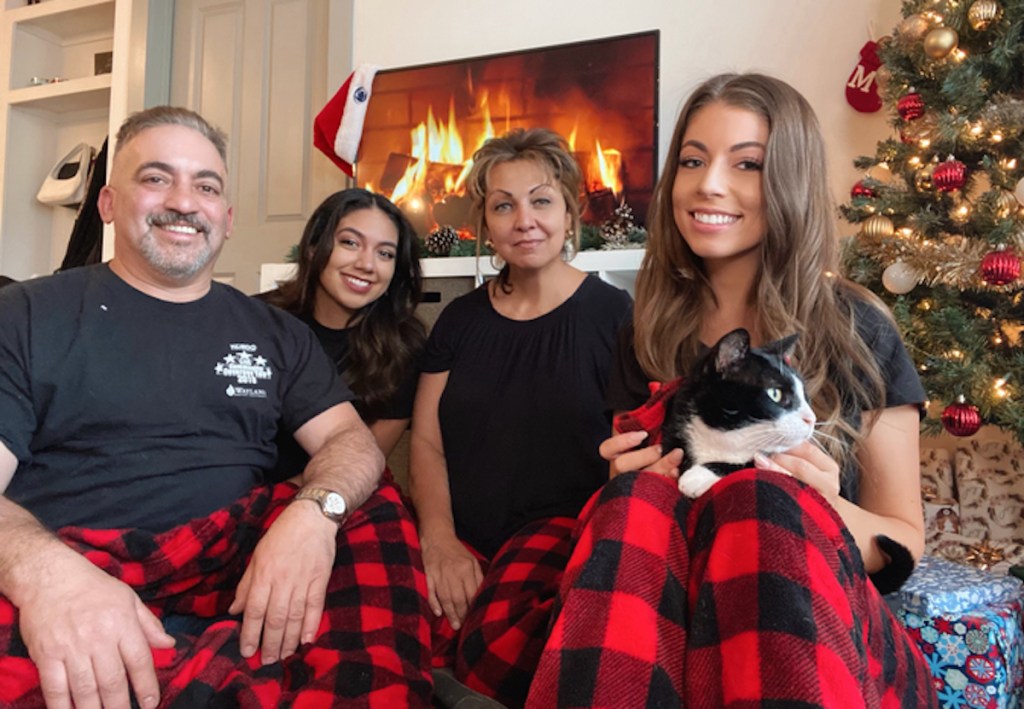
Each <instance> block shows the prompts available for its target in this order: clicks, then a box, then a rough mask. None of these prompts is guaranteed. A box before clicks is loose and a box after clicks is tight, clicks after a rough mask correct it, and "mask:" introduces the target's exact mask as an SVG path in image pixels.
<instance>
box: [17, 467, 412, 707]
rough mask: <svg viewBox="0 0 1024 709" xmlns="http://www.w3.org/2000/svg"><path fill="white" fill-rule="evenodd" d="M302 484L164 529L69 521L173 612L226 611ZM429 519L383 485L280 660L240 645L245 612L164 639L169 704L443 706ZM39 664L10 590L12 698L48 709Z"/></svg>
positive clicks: (161, 672) (157, 607)
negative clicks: (434, 665) (322, 599)
mask: <svg viewBox="0 0 1024 709" xmlns="http://www.w3.org/2000/svg"><path fill="white" fill-rule="evenodd" d="M294 494H295V487H294V486H292V485H289V484H287V483H282V484H279V485H276V486H274V487H273V488H269V487H260V488H257V489H255V490H254V491H253V492H252V493H251V494H250V495H248V496H247V497H244V498H242V499H240V500H239V501H237V502H236V503H234V504H233V505H231V506H230V507H227V508H225V509H223V510H219V511H217V512H215V513H213V514H211V515H209V516H208V517H204V518H201V519H198V520H193V521H192V522H190V523H188V524H185V525H181V526H179V527H176V528H174V529H171V530H169V531H167V532H163V533H160V534H157V535H153V534H150V533H147V532H141V531H138V530H109V531H97V530H84V529H78V528H67V529H63V530H61V532H60V536H61V537H62V539H64V541H65V542H66V543H67V544H69V545H70V546H71V547H73V548H75V549H77V550H78V551H80V552H81V553H83V554H84V555H85V556H86V557H87V558H88V559H89V560H91V561H92V562H93V563H94V564H96V565H97V566H99V567H100V568H101V569H103V570H105V571H107V572H108V573H110V574H111V575H113V576H116V577H117V578H119V579H121V580H122V581H125V582H126V583H128V584H129V585H130V586H132V587H133V588H134V589H135V590H136V592H137V593H138V594H139V596H140V597H141V598H142V600H143V601H144V602H145V603H146V604H147V605H148V606H149V607H150V608H151V609H152V610H153V611H154V612H155V613H156V614H157V615H158V616H161V617H164V616H170V615H185V616H199V617H202V618H212V619H217V618H219V617H221V616H224V615H225V614H226V612H227V608H228V606H229V605H230V604H231V601H232V599H233V597H234V592H235V587H236V586H237V583H238V581H239V580H240V579H241V576H242V573H243V572H244V570H245V566H246V563H247V561H248V558H249V555H250V554H251V553H252V550H253V548H254V547H255V545H256V542H257V541H258V540H259V538H260V537H261V535H262V533H263V532H264V531H265V530H266V529H267V528H268V527H269V526H270V524H271V523H272V522H273V521H274V520H275V519H276V518H277V515H278V514H279V513H280V512H281V510H282V509H283V508H284V506H285V505H286V504H287V503H288V501H289V500H290V499H291V498H292V496H293V495H294ZM428 613H429V609H428V608H427V605H426V577H425V576H424V574H423V564H422V560H421V558H420V555H419V540H418V537H417V534H416V529H415V526H414V524H413V522H412V519H411V517H410V516H409V514H408V512H407V510H406V509H405V507H404V506H403V505H402V504H401V502H400V499H399V494H398V491H397V490H396V489H395V488H394V486H392V485H387V484H385V485H382V486H381V487H380V488H378V490H377V491H376V492H375V493H374V494H373V495H372V496H371V497H370V499H369V500H368V501H367V502H366V503H365V504H364V505H362V506H361V507H360V508H359V509H358V510H356V511H355V512H354V513H353V514H352V516H351V517H350V518H349V520H348V521H347V522H346V524H345V526H344V527H343V529H342V530H341V531H340V532H339V536H338V551H337V556H336V558H335V562H334V572H333V574H332V576H331V580H330V582H329V584H328V587H327V602H326V608H325V610H324V615H323V618H322V620H321V622H320V628H319V630H318V631H317V636H316V639H315V640H314V641H313V642H312V643H307V644H303V645H300V646H299V649H298V651H297V652H296V653H295V654H294V655H292V656H291V657H288V658H286V659H284V660H282V661H280V662H276V663H273V664H271V665H268V666H266V667H263V666H261V664H260V660H259V653H257V654H256V656H254V657H252V658H250V659H245V658H243V657H242V656H241V655H240V654H239V646H238V632H239V627H240V622H239V620H238V619H236V618H224V619H220V620H215V621H214V622H213V623H212V624H210V625H209V626H208V627H206V629H205V630H203V631H202V632H201V633H200V634H199V635H191V634H176V635H175V639H176V640H177V645H176V647H175V648H173V649H169V650H154V651H153V656H154V661H155V665H156V669H157V676H158V678H159V679H160V685H161V687H162V694H161V706H162V707H176V708H178V707H180V708H181V709H185V708H189V709H192V708H193V707H204V706H218V707H332V706H358V707H388V708H389V709H390V708H391V707H406V706H413V707H429V706H430V695H431V689H432V685H431V679H430V650H429V648H430V627H429V622H428V620H427V619H428V617H429V615H428ZM42 706H43V698H42V694H41V692H40V690H39V675H38V673H37V672H36V669H35V665H34V664H33V663H32V661H31V660H30V659H29V658H28V653H27V650H26V648H25V645H24V643H23V642H22V640H21V637H20V635H19V632H18V616H17V609H15V608H14V607H13V606H12V605H11V604H10V603H9V602H8V601H7V600H6V599H4V598H2V597H0V707H16V708H19V709H20V708H22V707H25V708H29V707H32V708H34V707H42Z"/></svg>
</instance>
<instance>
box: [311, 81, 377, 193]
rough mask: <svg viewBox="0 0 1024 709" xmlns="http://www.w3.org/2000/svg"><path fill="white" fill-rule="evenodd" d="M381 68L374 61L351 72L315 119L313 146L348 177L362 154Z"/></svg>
mask: <svg viewBox="0 0 1024 709" xmlns="http://www.w3.org/2000/svg"><path fill="white" fill-rule="evenodd" d="M378 69H380V67H378V66H376V65H374V64H363V65H361V66H360V67H359V68H358V69H356V70H355V71H354V72H352V74H351V75H350V76H349V77H348V78H347V79H345V83H344V84H342V85H341V88H340V89H338V93H336V94H334V96H333V97H332V98H331V100H330V101H328V102H327V105H325V106H324V107H323V108H322V109H320V113H318V114H317V116H316V118H315V119H314V120H313V145H315V146H316V147H317V148H319V149H320V150H321V151H323V153H324V155H326V156H327V157H329V158H330V159H331V161H332V162H333V163H334V164H335V165H337V166H338V167H340V168H341V169H342V171H343V172H344V173H345V174H346V175H348V176H349V177H352V176H353V175H352V163H354V162H355V161H356V155H357V154H358V153H359V141H360V140H361V139H362V137H363V122H364V121H365V120H366V109H367V107H368V106H369V103H370V89H371V87H372V86H373V77H374V76H375V75H376V74H377V70H378Z"/></svg>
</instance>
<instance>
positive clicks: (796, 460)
mask: <svg viewBox="0 0 1024 709" xmlns="http://www.w3.org/2000/svg"><path fill="white" fill-rule="evenodd" d="M754 465H756V466H757V468H758V469H760V470H774V471H775V472H777V473H785V474H786V475H792V476H793V477H794V478H796V479H797V480H800V481H801V482H804V483H806V484H808V485H810V486H811V487H813V488H814V489H815V490H817V491H818V492H819V493H821V496H822V497H824V498H825V499H826V500H827V501H828V503H829V504H830V505H832V507H836V505H837V504H838V501H839V464H838V463H836V462H835V461H834V460H832V458H831V456H829V454H828V453H826V452H825V451H823V450H822V449H821V448H819V447H818V446H816V445H815V444H814V443H812V442H811V441H805V442H803V443H801V444H800V445H798V446H796V447H794V448H790V449H789V450H788V451H786V452H785V453H775V454H773V455H771V456H765V455H763V454H761V453H758V454H756V455H755V456H754Z"/></svg>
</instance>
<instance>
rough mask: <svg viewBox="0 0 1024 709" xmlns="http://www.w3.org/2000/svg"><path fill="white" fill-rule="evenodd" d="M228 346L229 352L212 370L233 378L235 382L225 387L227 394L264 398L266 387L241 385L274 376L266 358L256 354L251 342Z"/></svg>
mask: <svg viewBox="0 0 1024 709" xmlns="http://www.w3.org/2000/svg"><path fill="white" fill-rule="evenodd" d="M230 347H231V352H230V353H229V354H226V355H224V358H223V359H222V360H221V361H219V362H217V366H216V367H214V372H216V373H217V375H218V376H221V377H228V378H231V379H234V380H235V384H229V385H228V388H227V389H225V392H226V393H227V395H228V396H237V397H246V398H253V399H266V398H267V390H266V389H260V388H258V387H252V386H243V385H246V384H258V383H259V382H260V380H269V379H270V378H272V377H273V376H274V372H273V370H271V369H270V367H269V366H268V365H267V360H266V358H265V357H261V356H259V355H257V354H256V349H257V347H256V345H253V344H245V343H232V344H231V346H230Z"/></svg>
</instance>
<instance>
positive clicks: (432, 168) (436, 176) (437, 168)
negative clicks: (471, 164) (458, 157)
mask: <svg viewBox="0 0 1024 709" xmlns="http://www.w3.org/2000/svg"><path fill="white" fill-rule="evenodd" d="M462 170H463V166H462V165H453V164H450V163H443V162H428V163H427V179H426V190H427V194H428V195H430V199H431V201H432V202H440V201H441V200H443V199H444V198H445V196H447V195H449V194H451V193H452V192H454V191H455V186H456V182H457V181H458V179H459V175H461V174H462Z"/></svg>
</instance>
